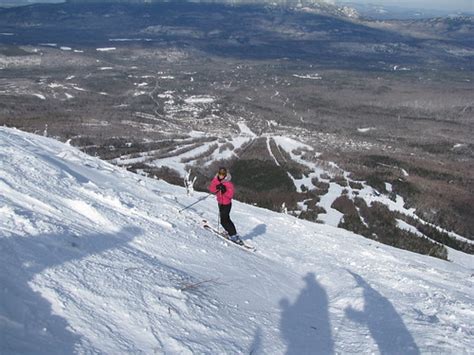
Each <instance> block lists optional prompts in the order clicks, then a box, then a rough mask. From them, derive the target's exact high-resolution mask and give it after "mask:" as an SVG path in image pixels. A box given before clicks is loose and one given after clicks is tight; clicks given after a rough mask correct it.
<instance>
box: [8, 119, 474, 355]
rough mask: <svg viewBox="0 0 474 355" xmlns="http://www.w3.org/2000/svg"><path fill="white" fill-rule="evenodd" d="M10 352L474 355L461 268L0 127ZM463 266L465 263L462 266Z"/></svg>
mask: <svg viewBox="0 0 474 355" xmlns="http://www.w3.org/2000/svg"><path fill="white" fill-rule="evenodd" d="M0 157H1V158H0V191H1V194H0V256H1V259H2V263H0V265H1V266H0V267H1V272H0V281H1V285H2V294H1V300H2V302H1V307H0V334H1V335H0V353H2V354H3V353H6V354H8V353H36V354H38V353H44V354H67V353H124V352H128V353H129V352H134V353H154V352H155V353H168V354H176V353H180V354H181V353H183V354H187V353H209V354H216V353H252V354H282V353H289V354H307V353H314V352H317V353H334V352H337V353H373V352H379V353H403V354H417V353H420V352H421V353H426V352H437V353H439V352H441V353H469V352H470V350H469V349H472V348H474V342H473V340H472V339H473V337H472V329H473V328H474V312H473V311H472V310H473V309H474V307H473V305H474V295H473V291H472V290H473V288H472V283H473V278H472V275H473V267H472V265H473V264H472V256H469V255H466V254H462V253H459V254H460V255H456V257H455V258H453V260H454V261H453V262H445V261H442V260H438V259H435V258H431V257H428V256H422V255H418V254H414V253H409V252H405V251H402V250H398V249H394V248H391V247H389V246H385V245H382V244H379V243H377V242H374V241H371V240H367V239H363V238H360V237H359V236H357V235H355V234H353V233H350V232H348V231H345V230H342V229H338V228H335V227H331V226H327V225H319V224H314V223H311V222H307V221H303V220H299V219H296V218H294V217H291V216H288V215H284V214H277V213H275V212H271V211H268V210H264V209H260V208H256V207H253V206H249V205H245V204H242V203H239V202H238V201H236V202H235V203H234V206H233V211H232V218H233V219H234V222H235V223H236V225H237V228H238V230H239V232H240V234H241V236H242V238H243V239H244V240H245V241H246V242H248V243H249V244H252V245H255V246H256V247H257V251H256V252H254V253H250V252H245V251H242V250H240V249H238V248H235V247H233V246H231V245H228V244H226V243H224V242H222V241H220V240H219V239H217V238H215V237H214V236H213V235H212V234H209V233H208V232H207V231H205V230H204V229H203V228H202V227H201V226H200V223H199V222H200V220H201V219H203V218H204V219H207V220H209V221H211V222H213V223H215V224H217V223H216V220H217V215H216V212H217V207H216V202H215V201H214V200H213V198H212V197H210V198H207V199H205V200H204V201H202V202H201V203H199V204H197V205H195V206H194V207H193V208H190V209H187V210H184V211H182V212H181V213H180V212H179V211H180V210H182V209H183V208H184V207H186V206H187V205H189V204H191V203H193V202H195V201H196V200H197V199H198V198H202V197H205V196H206V195H205V194H203V193H195V194H194V196H187V195H186V191H185V189H184V188H180V187H177V186H173V185H169V184H167V183H164V182H163V181H156V180H152V179H146V178H143V177H140V176H138V175H135V174H132V173H129V172H127V171H125V170H122V169H120V168H118V167H115V166H113V165H111V164H108V163H106V162H103V161H100V160H98V159H96V158H93V157H90V156H87V155H85V154H83V153H81V152H80V151H79V150H77V149H76V148H73V147H70V146H68V145H65V144H63V143H60V142H57V141H54V140H52V139H50V138H46V137H41V136H35V135H33V134H28V133H24V132H21V131H18V130H14V129H9V128H5V127H2V128H0ZM461 254H462V255H461Z"/></svg>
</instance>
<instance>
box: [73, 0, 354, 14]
mask: <svg viewBox="0 0 474 355" xmlns="http://www.w3.org/2000/svg"><path fill="white" fill-rule="evenodd" d="M66 2H67V3H72V4H91V3H119V4H152V3H160V2H161V3H162V2H173V1H165V0H66ZM175 2H189V3H207V4H210V3H211V4H227V5H271V6H284V7H300V8H301V7H303V8H304V7H309V8H312V9H313V10H316V12H317V13H325V14H332V15H342V16H347V17H357V16H358V14H357V11H356V10H355V9H353V8H351V7H347V6H336V5H334V4H333V1H325V0H188V1H175Z"/></svg>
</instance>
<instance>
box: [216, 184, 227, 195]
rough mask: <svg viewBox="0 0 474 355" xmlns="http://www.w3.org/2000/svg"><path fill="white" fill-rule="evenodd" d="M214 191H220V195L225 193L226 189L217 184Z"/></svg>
mask: <svg viewBox="0 0 474 355" xmlns="http://www.w3.org/2000/svg"><path fill="white" fill-rule="evenodd" d="M216 189H217V191H220V192H221V193H223V194H224V193H225V192H226V191H227V189H226V187H225V186H224V184H219V185H217V186H216Z"/></svg>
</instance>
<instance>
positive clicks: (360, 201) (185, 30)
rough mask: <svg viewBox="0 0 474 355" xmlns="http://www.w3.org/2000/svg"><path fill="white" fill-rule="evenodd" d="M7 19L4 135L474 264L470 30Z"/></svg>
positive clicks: (433, 22)
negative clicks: (71, 148)
mask: <svg viewBox="0 0 474 355" xmlns="http://www.w3.org/2000/svg"><path fill="white" fill-rule="evenodd" d="M320 5H321V4H319V5H318V4H317V3H316V5H315V6H307V7H306V6H300V7H296V8H288V7H280V6H259V5H242V6H228V5H225V4H198V3H153V4H146V5H143V4H120V3H90V4H77V3H73V2H70V3H65V4H43V5H30V6H25V7H19V8H8V9H0V124H2V125H7V126H13V127H18V128H20V129H22V130H26V131H30V132H36V133H40V134H45V135H48V136H53V137H56V138H57V139H59V140H61V141H69V142H70V143H71V144H72V145H75V146H78V147H80V148H81V149H82V150H83V151H85V152H87V153H88V154H90V155H97V156H99V157H101V158H102V159H104V160H108V161H110V162H113V163H114V164H117V165H120V166H123V167H124V168H126V169H129V170H132V171H134V172H137V173H139V174H142V175H146V176H149V177H156V178H160V179H165V180H167V181H169V182H171V183H174V184H179V185H183V179H184V178H185V177H186V176H187V175H188V174H190V175H191V176H195V177H197V180H196V184H195V188H196V189H198V190H205V189H206V186H207V183H208V180H209V179H210V178H211V177H212V175H213V174H214V173H215V171H216V169H217V167H218V166H219V165H227V166H229V168H230V169H231V171H232V172H233V176H234V181H235V183H236V186H237V188H238V191H237V199H239V200H242V201H245V202H248V203H255V204H258V205H260V206H263V207H266V208H269V209H273V210H278V211H282V212H285V213H291V214H294V215H296V216H299V217H300V218H304V219H308V220H311V221H314V222H318V223H325V224H332V225H336V226H340V227H343V228H346V229H349V230H352V231H354V232H356V233H358V234H361V235H364V236H366V237H367V238H371V239H376V240H379V241H382V242H384V243H386V244H390V245H395V246H397V247H400V248H403V249H409V250H412V251H416V252H419V253H422V254H430V255H433V256H437V257H441V258H443V256H444V253H443V249H442V247H441V246H440V245H441V244H442V245H446V246H449V247H452V248H455V249H458V250H462V251H465V252H469V253H473V252H474V250H473V247H472V242H469V241H468V239H471V240H472V239H474V211H473V209H472V206H474V159H473V158H474V142H473V141H472V137H473V136H474V117H473V115H474V106H473V105H474V101H473V96H472V92H473V88H474V86H473V81H474V61H473V57H474V40H473V38H474V20H473V18H472V17H469V16H464V17H456V18H435V19H420V20H413V19H410V20H393V21H392V20H391V21H388V20H383V21H371V20H368V19H364V18H359V17H357V16H350V14H351V13H350V12H347V9H346V10H345V11H343V10H342V8H341V7H336V6H329V5H327V6H326V5H325V6H322V5H321V6H320Z"/></svg>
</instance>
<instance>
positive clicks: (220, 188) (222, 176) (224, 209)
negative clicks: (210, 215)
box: [209, 167, 243, 244]
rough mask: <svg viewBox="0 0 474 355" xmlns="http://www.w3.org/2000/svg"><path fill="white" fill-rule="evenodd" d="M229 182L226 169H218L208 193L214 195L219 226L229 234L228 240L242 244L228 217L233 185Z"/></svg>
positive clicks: (229, 176)
mask: <svg viewBox="0 0 474 355" xmlns="http://www.w3.org/2000/svg"><path fill="white" fill-rule="evenodd" d="M230 180H231V175H230V173H229V172H228V171H227V169H226V168H224V167H222V168H219V171H218V173H217V174H216V176H214V178H213V179H212V181H211V184H210V185H209V191H210V192H212V193H213V194H216V199H217V203H218V205H219V216H220V221H221V225H222V227H223V228H224V229H225V230H226V232H227V233H228V234H229V239H230V240H231V241H233V242H234V243H237V244H243V242H242V240H241V239H240V237H239V235H238V234H237V231H236V229H235V225H234V223H233V222H232V220H231V219H230V216H229V214H230V209H231V208H232V198H233V197H234V184H233V183H232V182H231V181H230Z"/></svg>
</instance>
